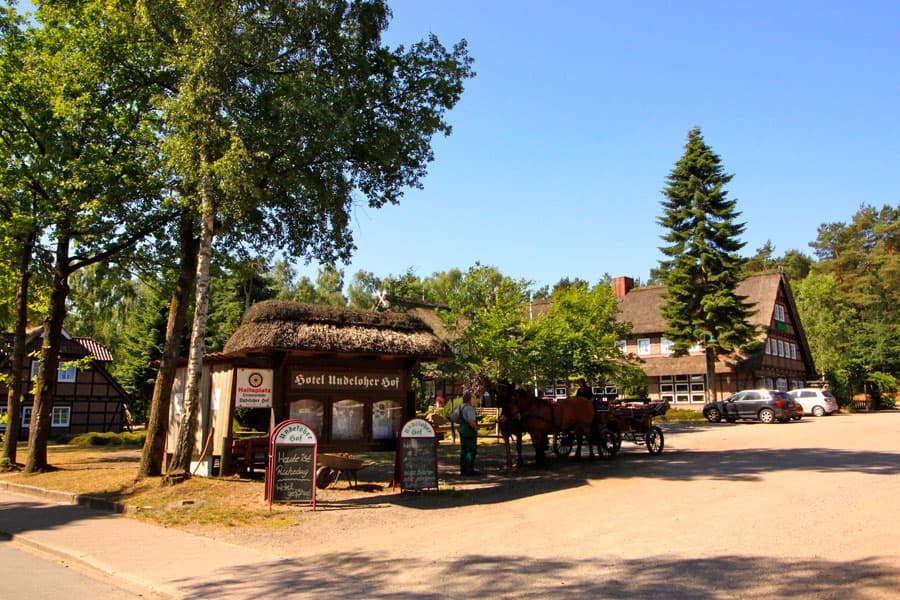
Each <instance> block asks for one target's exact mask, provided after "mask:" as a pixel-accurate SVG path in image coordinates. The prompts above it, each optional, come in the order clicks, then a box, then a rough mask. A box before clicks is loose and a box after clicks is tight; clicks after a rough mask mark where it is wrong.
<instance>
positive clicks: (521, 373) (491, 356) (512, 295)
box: [438, 263, 532, 389]
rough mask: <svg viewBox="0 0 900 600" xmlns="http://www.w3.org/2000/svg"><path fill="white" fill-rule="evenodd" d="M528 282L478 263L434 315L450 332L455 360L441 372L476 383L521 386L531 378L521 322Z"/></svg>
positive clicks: (451, 291) (527, 351) (474, 387)
mask: <svg viewBox="0 0 900 600" xmlns="http://www.w3.org/2000/svg"><path fill="white" fill-rule="evenodd" d="M529 286H530V282H528V281H525V280H514V279H511V278H509V277H506V276H504V275H502V274H501V273H500V272H499V271H498V270H497V269H496V268H494V267H488V266H483V265H481V264H478V263H476V264H475V266H473V267H471V268H470V269H469V270H468V271H467V272H466V273H465V274H464V275H463V276H462V279H461V280H460V284H459V286H458V287H456V288H454V289H452V290H450V291H449V293H448V297H447V306H448V310H439V311H438V315H439V316H440V317H441V319H442V320H443V322H444V325H445V327H446V328H447V331H448V332H450V334H451V336H452V339H453V345H454V350H455V353H456V359H455V361H453V362H452V363H451V364H449V365H441V366H440V367H439V368H442V369H444V370H445V372H446V371H447V370H451V369H456V372H457V373H459V374H462V375H463V376H464V377H466V378H468V379H469V380H470V382H471V383H472V384H473V389H477V388H478V387H479V386H478V385H476V382H480V383H481V384H484V383H486V382H496V381H499V380H500V379H508V380H510V381H525V380H527V378H528V377H529V376H530V374H531V373H532V366H531V364H530V361H529V349H528V346H527V344H526V340H525V337H524V335H523V329H522V321H523V318H524V317H525V313H524V310H525V307H526V306H527V302H528V288H529Z"/></svg>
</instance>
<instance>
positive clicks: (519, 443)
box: [516, 432, 524, 469]
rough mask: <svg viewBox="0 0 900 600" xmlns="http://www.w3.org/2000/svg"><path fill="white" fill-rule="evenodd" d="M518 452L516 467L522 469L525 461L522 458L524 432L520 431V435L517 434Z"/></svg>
mask: <svg viewBox="0 0 900 600" xmlns="http://www.w3.org/2000/svg"><path fill="white" fill-rule="evenodd" d="M516 454H517V456H518V459H517V460H516V468H517V469H521V468H522V465H523V464H524V461H523V460H522V432H519V435H517V436H516Z"/></svg>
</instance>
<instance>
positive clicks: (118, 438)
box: [68, 431, 146, 446]
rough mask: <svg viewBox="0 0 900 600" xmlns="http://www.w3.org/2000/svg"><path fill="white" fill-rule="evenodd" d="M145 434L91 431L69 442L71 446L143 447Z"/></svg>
mask: <svg viewBox="0 0 900 600" xmlns="http://www.w3.org/2000/svg"><path fill="white" fill-rule="evenodd" d="M145 437H146V433H145V432H143V431H139V432H134V433H129V432H125V433H112V432H106V433H99V432H96V431H92V432H89V433H82V434H79V435H76V436H74V437H73V438H72V439H71V440H69V442H68V443H69V444H70V445H72V446H143V445H144V438H145Z"/></svg>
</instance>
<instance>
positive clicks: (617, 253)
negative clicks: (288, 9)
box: [23, 0, 900, 287]
mask: <svg viewBox="0 0 900 600" xmlns="http://www.w3.org/2000/svg"><path fill="white" fill-rule="evenodd" d="M390 4H391V7H392V10H393V13H394V18H393V21H392V23H391V25H390V27H389V29H388V31H387V32H386V34H385V42H386V43H388V44H389V45H392V46H394V45H397V44H399V43H403V44H407V45H408V44H410V43H412V42H414V41H416V40H419V39H421V38H422V37H424V36H425V35H427V34H428V33H429V32H433V33H435V34H437V35H438V37H439V38H440V39H441V41H442V42H443V43H444V45H445V46H448V47H449V46H450V45H452V44H453V43H454V42H456V41H457V40H459V39H461V38H465V39H466V40H468V43H469V51H470V54H471V55H472V57H473V58H474V59H475V65H474V68H475V71H476V72H477V73H478V75H477V77H476V78H474V79H473V80H470V81H469V82H468V84H467V86H466V91H465V92H464V94H463V97H462V99H461V101H460V102H459V104H458V105H457V107H456V108H455V109H454V110H453V111H451V112H450V113H449V114H448V117H447V118H448V121H449V122H450V123H451V124H452V126H453V128H454V130H453V134H452V135H451V136H450V137H448V138H443V137H441V138H437V139H435V142H434V149H435V161H434V162H433V163H431V165H430V166H429V169H428V170H429V174H428V177H427V178H426V179H425V180H424V181H423V183H424V189H423V190H410V191H409V192H408V193H407V194H406V195H405V197H404V198H403V199H402V200H401V203H400V204H399V205H397V206H388V207H385V208H382V209H377V210H376V209H369V208H367V207H366V206H365V204H364V203H363V202H361V203H360V204H359V205H358V206H357V208H356V209H355V210H354V214H353V221H352V223H353V230H354V239H355V242H356V245H357V247H358V249H357V251H356V253H355V256H354V258H353V261H352V262H351V263H350V264H349V265H346V266H343V268H344V269H345V274H346V277H347V280H348V281H349V280H350V278H351V277H352V275H353V274H354V273H355V272H356V271H358V270H366V271H371V272H373V273H375V275H377V276H380V277H384V276H387V275H399V274H401V273H403V272H405V271H406V270H408V269H412V270H413V271H414V272H415V273H416V274H417V275H419V276H421V277H425V276H428V275H430V274H431V273H433V272H437V271H446V270H449V269H452V268H459V269H462V270H466V269H467V268H469V267H470V266H472V265H473V264H475V262H476V261H479V262H481V263H482V264H487V265H492V266H495V267H497V268H498V269H499V270H500V271H501V272H502V273H504V274H505V275H509V276H512V277H515V278H524V279H528V280H532V281H534V282H535V285H536V286H537V287H539V286H542V285H552V284H554V283H555V282H557V281H558V280H559V279H560V278H563V277H569V278H575V277H578V278H581V279H586V280H588V281H589V282H591V283H594V282H596V281H598V280H599V279H601V278H602V277H603V276H604V274H609V275H611V276H616V275H627V276H631V277H635V278H640V279H646V278H647V276H648V274H649V272H650V269H651V268H653V267H655V266H656V265H657V263H658V261H659V260H660V258H661V256H662V254H661V253H660V251H659V246H660V245H661V240H660V235H661V234H662V230H661V228H660V227H659V226H658V225H657V224H656V219H657V217H659V216H660V214H661V207H660V201H661V199H662V195H661V193H660V191H661V190H662V188H663V186H664V183H665V178H666V175H667V174H668V173H669V172H670V170H671V169H672V167H673V166H674V164H675V162H676V161H677V160H678V159H679V158H680V156H681V154H682V152H683V146H684V143H685V141H686V136H687V132H688V130H689V129H690V128H691V127H693V126H695V125H696V126H699V127H701V128H702V130H703V134H704V137H705V139H706V142H707V143H708V144H709V145H710V146H711V147H712V149H713V150H714V151H715V152H716V153H717V154H719V156H720V157H721V158H722V161H723V165H724V168H725V170H726V172H728V173H732V174H734V179H733V180H732V182H731V184H730V185H729V187H728V188H727V189H728V192H729V194H730V197H731V198H734V199H737V201H738V210H740V211H741V213H742V215H741V220H742V221H743V222H745V223H746V231H745V233H744V236H743V241H744V242H745V243H746V246H745V248H744V250H743V254H744V255H751V254H753V253H754V252H755V250H756V249H757V248H759V247H761V246H762V245H763V244H764V243H765V242H766V240H771V241H772V243H773V244H774V246H775V252H776V254H779V255H780V254H783V253H784V252H785V251H787V250H790V249H797V250H800V251H803V252H807V253H811V250H810V248H809V247H808V244H809V242H811V241H813V240H814V239H815V237H816V231H817V228H818V226H819V225H820V224H822V223H827V222H835V221H842V222H849V221H850V219H851V217H852V215H853V214H854V213H855V212H856V211H857V209H858V208H859V206H860V205H861V204H863V203H865V204H872V205H875V206H881V205H883V204H892V205H897V204H898V202H900V200H898V197H900V193H898V192H900V160H898V159H900V1H897V0H885V1H867V0H856V1H851V0H844V1H840V2H838V1H834V0H819V1H796V0H788V1H784V0H781V1H777V2H776V1H769V0H756V1H753V2H722V1H708V2H700V1H691V0H684V1H680V2H675V1H662V0H660V1H634V2H621V1H600V0H594V1H590V0H580V1H575V0H560V1H556V2H538V1H532V0H394V1H392V2H390ZM27 5H28V3H23V7H25V8H28V6H27ZM316 267H317V265H315V264H312V265H310V266H309V267H303V266H302V265H299V266H298V268H299V271H300V274H304V275H308V276H310V277H311V278H313V279H314V278H315V273H316Z"/></svg>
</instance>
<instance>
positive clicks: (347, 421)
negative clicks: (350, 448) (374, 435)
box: [331, 400, 365, 440]
mask: <svg viewBox="0 0 900 600" xmlns="http://www.w3.org/2000/svg"><path fill="white" fill-rule="evenodd" d="M364 417H365V406H364V405H363V403H362V402H357V401H356V400H339V401H337V402H335V403H334V405H333V406H332V408H331V439H332V440H361V439H363V423H364V422H365V418H364Z"/></svg>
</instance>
